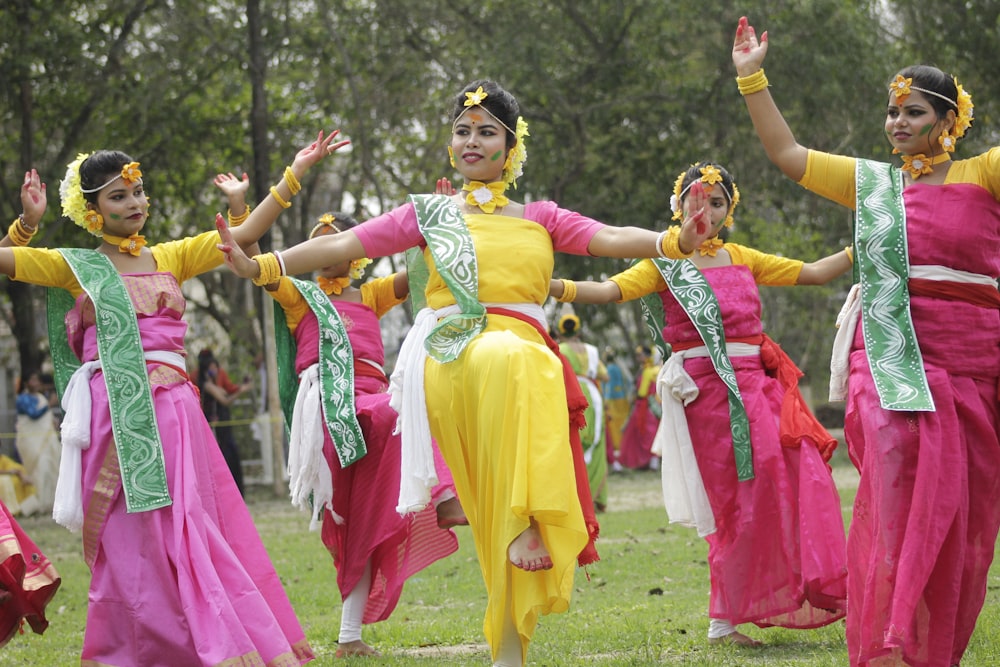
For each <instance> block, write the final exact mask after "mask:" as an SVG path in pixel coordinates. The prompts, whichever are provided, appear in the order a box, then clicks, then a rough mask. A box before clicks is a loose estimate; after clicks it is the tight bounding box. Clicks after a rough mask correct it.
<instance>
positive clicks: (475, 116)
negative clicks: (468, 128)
mask: <svg viewBox="0 0 1000 667" xmlns="http://www.w3.org/2000/svg"><path fill="white" fill-rule="evenodd" d="M468 118H469V120H470V121H472V122H473V123H482V122H483V116H482V114H480V113H477V112H475V111H470V112H469V114H468Z"/></svg>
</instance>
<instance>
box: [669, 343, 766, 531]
mask: <svg viewBox="0 0 1000 667" xmlns="http://www.w3.org/2000/svg"><path fill="white" fill-rule="evenodd" d="M726 353H727V354H728V355H729V356H730V357H750V356H759V355H760V346H759V345H749V344H747V343H727V344H726ZM707 356H709V354H708V348H707V347H705V346H704V345H700V346H698V347H692V348H690V349H687V350H681V351H679V352H674V353H673V354H671V355H670V357H669V358H668V359H667V361H666V363H664V364H663V366H662V367H661V368H660V374H659V375H658V376H657V378H656V389H657V394H659V396H660V404H661V405H662V407H663V417H662V418H661V419H660V426H659V428H657V430H656V437H655V438H654V439H653V453H654V454H659V455H660V456H661V457H662V461H661V463H660V470H661V471H662V472H661V479H662V483H663V504H664V505H665V506H666V508H667V516H668V518H669V520H670V523H679V524H681V525H683V526H690V527H693V528H696V529H697V530H698V536H699V537H705V536H706V535H711V534H712V533H714V532H715V530H716V526H715V515H714V514H713V513H712V506H711V504H709V502H708V494H707V493H706V492H705V482H704V481H703V480H702V477H701V470H700V469H699V468H698V459H697V458H696V457H695V454H694V444H693V443H692V442H691V432H690V430H689V429H688V422H687V413H686V412H685V411H684V407H685V406H686V405H689V404H690V403H691V401H693V400H694V399H696V398H698V393H699V392H698V385H697V384H695V382H694V380H693V379H692V378H691V376H690V375H689V374H688V372H687V371H686V370H684V360H685V359H693V358H695V357H707Z"/></svg>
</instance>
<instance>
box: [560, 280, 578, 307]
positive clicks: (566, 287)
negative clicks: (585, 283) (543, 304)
mask: <svg viewBox="0 0 1000 667" xmlns="http://www.w3.org/2000/svg"><path fill="white" fill-rule="evenodd" d="M559 280H561V281H562V284H563V293H562V296H560V297H559V298H557V299H556V301H559V302H560V303H573V299H575V298H576V283H575V282H573V281H572V280H567V279H566V278H560V279H559Z"/></svg>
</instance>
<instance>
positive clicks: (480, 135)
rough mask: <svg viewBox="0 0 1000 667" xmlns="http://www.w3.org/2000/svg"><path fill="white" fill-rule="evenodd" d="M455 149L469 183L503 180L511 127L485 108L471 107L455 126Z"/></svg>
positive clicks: (456, 166) (453, 144) (453, 135)
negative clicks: (505, 125)
mask: <svg viewBox="0 0 1000 667" xmlns="http://www.w3.org/2000/svg"><path fill="white" fill-rule="evenodd" d="M451 150H452V153H453V154H454V156H455V168H456V169H457V170H458V172H459V173H460V174H461V175H462V177H463V178H464V179H465V182H466V183H468V182H469V181H482V182H483V183H491V182H493V181H499V180H500V179H501V177H502V175H503V165H504V161H505V160H506V159H507V130H506V129H505V128H504V127H503V125H501V124H500V123H499V122H498V121H497V120H496V119H495V118H493V117H492V116H491V115H490V114H488V113H487V112H486V111H485V110H483V109H482V108H480V107H478V106H474V107H469V109H468V110H467V111H466V112H465V113H463V114H462V115H461V116H459V117H458V119H456V120H455V123H454V125H453V126H452V132H451Z"/></svg>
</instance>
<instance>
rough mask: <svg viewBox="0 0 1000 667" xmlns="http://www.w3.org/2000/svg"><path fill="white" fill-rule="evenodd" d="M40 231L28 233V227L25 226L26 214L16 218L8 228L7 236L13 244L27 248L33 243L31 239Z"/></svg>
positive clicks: (35, 229) (36, 228)
mask: <svg viewBox="0 0 1000 667" xmlns="http://www.w3.org/2000/svg"><path fill="white" fill-rule="evenodd" d="M37 231H38V227H37V226H35V228H34V229H32V230H31V231H28V226H27V225H25V224H24V213H22V214H21V215H19V216H17V217H16V218H14V221H13V222H11V223H10V227H8V228H7V236H8V238H10V241H11V243H13V244H14V245H16V246H26V245H28V243H30V242H31V237H32V236H34V235H35V232H37Z"/></svg>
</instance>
